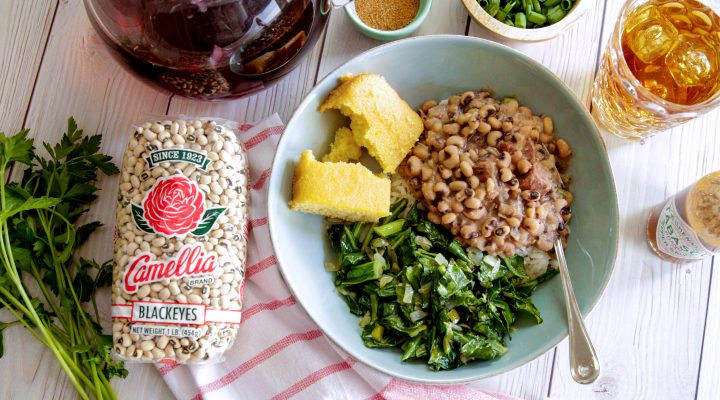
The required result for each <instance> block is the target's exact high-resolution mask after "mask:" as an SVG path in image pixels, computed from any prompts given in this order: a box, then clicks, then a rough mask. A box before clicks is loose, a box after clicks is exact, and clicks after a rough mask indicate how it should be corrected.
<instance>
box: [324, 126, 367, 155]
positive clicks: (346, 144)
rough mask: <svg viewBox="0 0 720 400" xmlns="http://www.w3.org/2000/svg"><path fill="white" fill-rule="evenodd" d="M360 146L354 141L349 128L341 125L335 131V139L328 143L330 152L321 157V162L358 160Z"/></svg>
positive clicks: (360, 150) (360, 152)
mask: <svg viewBox="0 0 720 400" xmlns="http://www.w3.org/2000/svg"><path fill="white" fill-rule="evenodd" d="M361 155H362V147H360V145H359V144H357V143H355V139H353V133H352V131H351V130H350V128H346V127H342V128H340V129H338V130H337V132H335V140H333V142H332V143H331V144H330V152H329V153H327V154H325V155H324V156H323V158H322V161H323V162H348V161H350V160H359V159H360V156H361Z"/></svg>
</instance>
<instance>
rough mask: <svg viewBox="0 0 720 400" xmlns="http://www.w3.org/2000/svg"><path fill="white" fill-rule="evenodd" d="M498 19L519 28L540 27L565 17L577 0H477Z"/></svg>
mask: <svg viewBox="0 0 720 400" xmlns="http://www.w3.org/2000/svg"><path fill="white" fill-rule="evenodd" d="M476 1H477V2H478V4H479V5H480V7H482V9H483V10H485V12H487V13H488V14H490V16H492V17H494V18H495V19H496V20H498V21H500V22H502V23H504V24H506V25H509V26H515V27H518V28H525V29H529V28H539V27H542V26H545V25H550V24H554V23H556V22H558V21H560V20H561V19H563V18H564V17H565V16H566V15H567V13H568V12H569V11H570V10H571V9H572V7H573V5H574V3H575V1H577V0H476Z"/></svg>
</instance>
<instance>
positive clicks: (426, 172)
mask: <svg viewBox="0 0 720 400" xmlns="http://www.w3.org/2000/svg"><path fill="white" fill-rule="evenodd" d="M420 175H421V178H422V180H423V181H428V180H430V178H431V177H432V176H433V170H432V168H430V167H428V166H425V165H424V166H422V168H421V170H420Z"/></svg>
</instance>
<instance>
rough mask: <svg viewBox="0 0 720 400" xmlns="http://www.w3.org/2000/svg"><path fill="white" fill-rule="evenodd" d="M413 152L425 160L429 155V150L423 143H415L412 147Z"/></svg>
mask: <svg viewBox="0 0 720 400" xmlns="http://www.w3.org/2000/svg"><path fill="white" fill-rule="evenodd" d="M413 154H414V155H415V156H416V157H417V158H419V159H420V160H423V161H424V160H427V159H428V158H429V157H430V151H429V150H428V148H427V146H425V144H423V143H418V144H417V145H415V147H414V148H413Z"/></svg>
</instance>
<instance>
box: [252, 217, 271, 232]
mask: <svg viewBox="0 0 720 400" xmlns="http://www.w3.org/2000/svg"><path fill="white" fill-rule="evenodd" d="M267 223H268V219H267V217H264V218H258V219H251V220H250V222H249V223H248V225H249V226H248V231H251V230H253V229H255V228H257V227H259V226H263V225H267Z"/></svg>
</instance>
